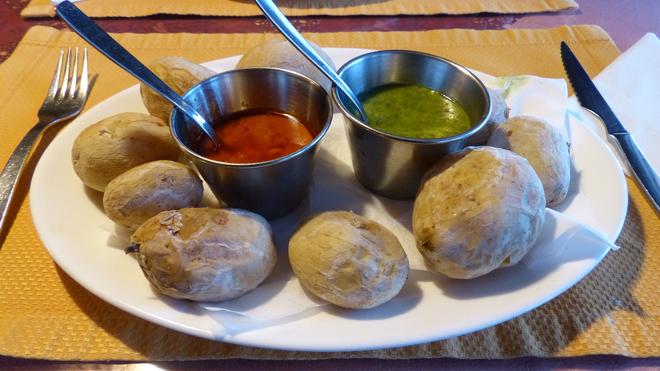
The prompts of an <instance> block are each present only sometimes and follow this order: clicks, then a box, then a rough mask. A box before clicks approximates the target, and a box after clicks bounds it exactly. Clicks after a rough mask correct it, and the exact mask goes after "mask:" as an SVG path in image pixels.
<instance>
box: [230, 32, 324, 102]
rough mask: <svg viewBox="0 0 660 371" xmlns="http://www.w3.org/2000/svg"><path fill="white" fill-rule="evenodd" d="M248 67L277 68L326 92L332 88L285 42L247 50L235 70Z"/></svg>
mask: <svg viewBox="0 0 660 371" xmlns="http://www.w3.org/2000/svg"><path fill="white" fill-rule="evenodd" d="M310 44H312V47H313V48H314V50H316V51H317V52H318V53H319V55H321V57H322V58H323V59H324V60H325V61H326V62H327V63H328V64H330V65H331V66H332V67H333V68H334V67H335V65H334V63H333V62H332V59H330V57H329V56H328V55H327V54H326V53H325V52H324V51H323V49H321V47H320V46H318V45H316V44H314V43H313V42H310ZM248 67H278V68H282V69H285V70H290V71H294V72H298V73H301V74H303V75H305V76H307V77H309V78H310V79H312V80H314V81H316V82H318V83H319V84H320V85H321V86H323V88H324V89H325V90H326V91H330V89H331V88H332V82H331V81H330V80H329V79H328V78H327V77H325V75H324V74H323V72H321V71H320V70H319V69H318V68H316V66H314V65H313V64H312V62H310V61H309V60H307V58H305V56H304V55H302V54H300V52H299V51H298V49H296V48H295V47H294V46H293V45H291V43H290V42H288V41H286V40H271V41H269V42H266V43H264V44H261V45H258V46H256V47H254V48H252V49H250V50H248V52H247V53H245V54H244V55H243V57H241V59H240V60H239V61H238V64H236V68H248Z"/></svg>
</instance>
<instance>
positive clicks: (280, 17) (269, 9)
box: [256, 0, 367, 122]
mask: <svg viewBox="0 0 660 371" xmlns="http://www.w3.org/2000/svg"><path fill="white" fill-rule="evenodd" d="M256 2H257V5H258V6H259V8H261V11H262V12H263V13H264V15H265V16H266V18H268V19H269V20H270V21H271V22H272V23H273V24H274V25H275V27H277V29H278V30H279V31H280V33H282V35H284V37H286V39H287V40H289V42H290V43H291V44H293V46H295V47H296V49H298V50H299V51H300V52H301V53H302V54H303V55H304V56H305V57H307V59H309V61H310V62H312V63H314V65H315V66H316V67H318V68H319V69H320V70H321V72H323V74H324V75H326V76H327V77H328V78H329V79H330V80H332V82H333V83H334V84H335V85H336V86H337V88H339V90H341V92H342V93H344V94H345V95H346V96H347V97H348V99H349V100H350V102H351V103H352V104H353V106H354V107H353V108H355V110H354V112H355V113H357V116H358V117H359V118H360V120H362V122H367V114H366V113H365V111H364V108H363V107H362V103H361V102H360V100H359V99H358V98H357V96H356V95H355V94H354V93H353V91H352V90H351V88H349V87H348V85H347V84H346V83H345V82H344V80H342V78H341V77H339V75H337V73H336V72H335V70H334V69H333V68H332V67H331V66H330V65H329V64H327V63H326V62H325V60H324V59H323V58H321V56H320V55H319V54H318V53H317V52H316V50H314V48H312V46H311V45H310V44H309V43H308V42H307V40H305V39H304V38H303V37H302V35H301V34H300V33H299V32H298V31H297V30H296V29H295V27H293V25H292V24H291V22H289V20H288V19H287V18H286V16H285V15H284V14H282V12H281V11H280V9H279V8H278V7H277V5H275V3H274V2H273V1H272V0H256Z"/></svg>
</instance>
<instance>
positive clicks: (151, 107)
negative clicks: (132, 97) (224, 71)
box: [140, 57, 216, 122]
mask: <svg viewBox="0 0 660 371" xmlns="http://www.w3.org/2000/svg"><path fill="white" fill-rule="evenodd" d="M148 67H149V69H150V70H151V71H152V72H153V73H154V74H156V76H158V77H160V79H161V80H163V81H164V82H165V83H166V84H167V85H168V86H169V87H170V88H172V90H174V91H175V92H176V93H177V94H179V95H182V94H183V93H185V92H186V91H188V89H190V88H191V87H192V86H193V85H195V84H197V83H198V82H200V81H202V80H205V79H207V78H209V77H211V76H213V75H215V74H216V72H214V71H213V70H210V69H208V68H206V67H204V66H201V65H199V64H197V63H193V62H191V61H189V60H187V59H185V58H182V57H163V58H159V59H156V60H155V61H153V62H151V63H150V64H149V65H148ZM140 95H141V96H142V102H143V103H144V106H145V107H146V108H147V111H148V112H149V113H150V114H151V115H152V116H156V117H158V118H159V119H161V120H163V121H165V122H169V119H170V112H172V104H171V103H169V102H168V101H166V100H165V98H163V97H161V96H160V95H159V94H158V93H156V92H154V91H153V90H151V88H150V87H148V86H147V85H145V84H140Z"/></svg>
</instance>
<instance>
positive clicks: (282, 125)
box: [200, 110, 312, 164]
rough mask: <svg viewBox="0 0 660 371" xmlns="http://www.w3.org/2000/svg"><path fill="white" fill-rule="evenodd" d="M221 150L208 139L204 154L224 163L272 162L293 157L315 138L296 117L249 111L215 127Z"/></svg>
mask: <svg viewBox="0 0 660 371" xmlns="http://www.w3.org/2000/svg"><path fill="white" fill-rule="evenodd" d="M214 129H215V133H216V138H217V139H218V144H219V146H220V149H219V150H218V151H217V152H216V151H215V149H214V148H213V145H212V144H211V142H210V141H209V140H208V139H204V140H203V142H202V145H201V146H200V149H201V154H202V155H203V156H204V157H206V158H210V159H213V160H217V161H222V162H231V163H239V164H241V163H242V164H244V163H250V162H262V161H269V160H273V159H276V158H279V157H283V156H286V155H288V154H290V153H293V152H295V151H297V150H299V149H300V148H302V147H304V146H305V145H307V144H308V143H309V142H311V141H312V134H311V133H310V132H309V130H308V129H307V127H305V125H303V124H302V123H301V122H300V121H298V120H297V119H296V118H295V117H293V116H290V115H288V114H285V113H283V112H279V111H275V110H246V111H242V112H239V113H236V114H233V115H230V116H229V117H227V118H226V119H223V120H222V121H221V122H219V123H217V124H216V125H215V126H214Z"/></svg>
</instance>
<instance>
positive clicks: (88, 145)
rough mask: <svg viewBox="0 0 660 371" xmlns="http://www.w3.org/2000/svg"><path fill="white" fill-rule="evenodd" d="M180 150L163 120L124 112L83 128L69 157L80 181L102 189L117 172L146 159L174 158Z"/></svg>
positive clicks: (148, 160)
mask: <svg viewBox="0 0 660 371" xmlns="http://www.w3.org/2000/svg"><path fill="white" fill-rule="evenodd" d="M180 153H181V152H180V151H179V148H178V147H177V145H176V143H174V139H172V135H171V134H170V129H169V127H168V126H167V124H165V122H163V121H162V120H160V119H158V118H156V117H153V116H149V115H146V114H144V113H133V112H127V113H120V114H117V115H114V116H110V117H108V118H106V119H103V120H101V121H99V122H97V123H95V124H93V125H91V126H89V127H88V128H86V129H85V130H83V131H82V132H81V133H80V134H79V135H78V137H77V138H76V140H75V142H74V143H73V148H72V150H71V158H72V160H73V169H74V170H75V172H76V174H78V177H80V179H81V180H82V181H83V183H85V185H86V186H88V187H90V188H93V189H95V190H97V191H101V192H103V191H104V190H105V187H106V186H107V185H108V183H109V182H110V181H111V180H112V179H114V178H115V177H116V176H118V175H119V174H121V173H123V172H125V171H127V170H129V169H131V168H133V167H135V166H137V165H141V164H144V163H146V162H150V161H155V160H176V159H177V158H178V157H179V155H180Z"/></svg>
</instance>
